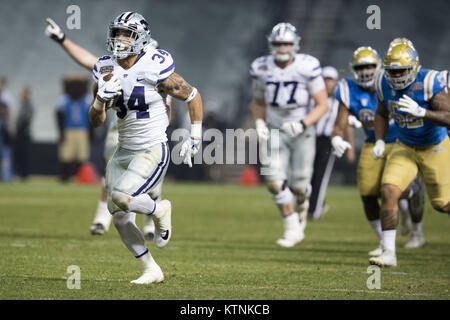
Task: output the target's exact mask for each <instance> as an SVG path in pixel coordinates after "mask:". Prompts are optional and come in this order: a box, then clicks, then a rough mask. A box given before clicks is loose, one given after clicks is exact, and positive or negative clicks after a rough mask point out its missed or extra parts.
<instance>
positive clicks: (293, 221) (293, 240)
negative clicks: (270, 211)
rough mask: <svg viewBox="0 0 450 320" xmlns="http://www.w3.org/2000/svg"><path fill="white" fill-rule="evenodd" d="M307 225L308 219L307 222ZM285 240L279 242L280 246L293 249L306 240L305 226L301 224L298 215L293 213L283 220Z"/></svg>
mask: <svg viewBox="0 0 450 320" xmlns="http://www.w3.org/2000/svg"><path fill="white" fill-rule="evenodd" d="M304 223H306V219H305V222H304ZM283 227H284V234H283V238H281V239H278V240H277V244H278V245H279V246H282V247H285V248H291V247H293V246H295V245H296V244H297V243H299V242H301V241H302V240H303V239H304V238H305V233H304V230H305V228H304V225H302V223H300V221H299V217H298V213H296V212H295V213H293V214H291V215H290V216H288V217H285V218H284V219H283Z"/></svg>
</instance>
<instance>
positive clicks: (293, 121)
mask: <svg viewBox="0 0 450 320" xmlns="http://www.w3.org/2000/svg"><path fill="white" fill-rule="evenodd" d="M268 45H269V50H270V55H266V56H262V57H259V58H257V59H256V60H254V61H253V63H252V64H251V68H250V75H251V77H252V78H253V98H252V101H251V104H250V108H251V111H252V112H253V116H254V119H255V125H256V131H257V133H258V138H259V140H260V142H261V143H266V142H268V144H269V145H270V144H271V143H275V142H274V141H271V139H272V138H271V134H270V130H271V129H279V130H280V132H279V137H280V139H279V140H280V141H279V149H278V151H279V156H277V157H272V158H271V159H270V168H269V169H270V175H268V176H266V177H265V180H266V183H267V186H268V189H269V192H270V193H271V195H272V199H273V200H274V202H275V204H276V205H277V206H278V208H279V210H280V213H281V215H282V217H283V227H284V234H283V237H282V238H281V239H279V240H278V241H277V244H278V245H280V246H282V247H292V246H294V245H295V244H297V243H299V242H300V241H302V240H303V238H304V229H305V227H306V220H307V212H308V203H309V200H308V197H309V193H310V190H308V186H309V184H310V180H311V176H312V171H313V164H314V155H315V143H316V141H315V130H314V124H315V123H316V122H317V121H318V120H319V119H320V117H322V116H323V115H324V114H325V113H326V112H327V109H328V105H327V93H326V90H325V83H324V81H323V78H322V68H321V66H320V62H319V60H317V59H316V58H314V57H312V56H310V55H308V54H300V53H297V51H298V50H299V48H300V37H299V36H298V34H297V30H296V28H295V27H294V26H293V25H291V24H290V23H285V22H282V23H279V24H277V25H276V26H274V27H273V29H272V31H271V33H270V34H269V36H268ZM311 97H312V99H313V100H314V102H315V107H314V108H313V109H312V110H310V109H309V105H310V99H311ZM294 198H295V199H294Z"/></svg>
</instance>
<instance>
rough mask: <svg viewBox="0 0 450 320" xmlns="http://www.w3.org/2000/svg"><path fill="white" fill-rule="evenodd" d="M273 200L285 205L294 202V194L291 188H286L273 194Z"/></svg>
mask: <svg viewBox="0 0 450 320" xmlns="http://www.w3.org/2000/svg"><path fill="white" fill-rule="evenodd" d="M272 198H273V200H274V201H275V203H276V204H277V205H280V206H284V205H287V204H289V203H291V202H292V199H293V198H294V195H293V194H292V192H291V190H290V189H289V188H284V190H282V191H280V192H278V193H277V194H273V195H272Z"/></svg>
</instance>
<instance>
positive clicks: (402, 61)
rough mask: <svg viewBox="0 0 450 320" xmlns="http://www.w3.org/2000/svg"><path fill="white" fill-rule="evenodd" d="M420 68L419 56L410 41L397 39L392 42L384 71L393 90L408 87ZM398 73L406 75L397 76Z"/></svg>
mask: <svg viewBox="0 0 450 320" xmlns="http://www.w3.org/2000/svg"><path fill="white" fill-rule="evenodd" d="M420 67H421V66H420V62H419V54H418V53H417V50H416V49H415V48H414V45H413V44H412V42H411V41H410V40H408V39H406V38H396V39H394V40H392V41H391V43H390V44H389V49H388V51H387V53H386V56H385V58H384V69H385V77H386V81H387V83H388V84H389V86H390V87H391V88H392V89H394V90H403V89H405V88H406V87H408V86H409V85H410V84H411V83H413V82H414V80H415V79H416V77H417V73H418V72H419V70H420ZM405 71H406V72H405ZM398 73H400V74H402V73H404V75H400V76H397V75H396V74H398Z"/></svg>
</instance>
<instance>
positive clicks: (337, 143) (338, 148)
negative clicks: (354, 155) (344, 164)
mask: <svg viewBox="0 0 450 320" xmlns="http://www.w3.org/2000/svg"><path fill="white" fill-rule="evenodd" d="M331 145H332V146H333V148H334V151H335V153H336V156H337V157H338V158H340V157H342V155H343V154H344V152H345V150H347V149H351V148H352V145H351V144H350V143H348V142H347V141H345V140H344V139H342V137H340V136H334V137H333V138H332V139H331Z"/></svg>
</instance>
